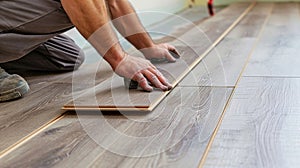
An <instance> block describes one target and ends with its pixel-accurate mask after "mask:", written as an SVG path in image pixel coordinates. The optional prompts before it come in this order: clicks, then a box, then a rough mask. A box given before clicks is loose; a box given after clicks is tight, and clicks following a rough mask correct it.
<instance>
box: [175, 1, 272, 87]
mask: <svg viewBox="0 0 300 168" xmlns="http://www.w3.org/2000/svg"><path fill="white" fill-rule="evenodd" d="M272 6H273V4H271V3H267V4H257V5H256V6H255V8H254V9H253V10H252V11H251V12H249V13H248V14H247V15H246V16H245V18H244V19H243V20H242V21H241V22H240V23H239V24H238V25H237V26H236V27H235V28H234V29H233V30H232V31H231V32H230V33H229V34H228V36H226V37H225V38H224V39H223V40H222V41H221V42H220V43H219V44H218V45H217V46H216V47H215V49H214V50H213V51H211V52H210V53H209V54H208V55H207V56H206V57H205V58H203V60H202V61H201V62H200V63H199V64H198V65H197V66H196V67H195V68H194V69H193V70H192V71H191V72H190V73H189V75H187V76H186V77H185V79H184V80H183V81H182V82H181V83H180V84H179V85H180V86H229V87H233V86H235V83H236V82H237V79H238V77H239V75H240V73H241V71H242V69H243V67H244V65H245V63H246V60H247V57H248V56H249V54H250V52H251V50H252V48H253V47H254V45H255V42H256V40H257V38H258V37H257V36H258V32H259V31H260V30H261V29H262V26H263V24H264V22H265V20H266V18H267V16H268V14H269V12H270V10H271V8H272ZM258 16H259V19H257V18H258ZM254 20H255V22H254V24H253V21H254ZM254 26H255V27H254Z"/></svg>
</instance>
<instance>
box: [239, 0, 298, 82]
mask: <svg viewBox="0 0 300 168" xmlns="http://www.w3.org/2000/svg"><path fill="white" fill-rule="evenodd" d="M299 6H300V4H299V3H276V4H275V5H274V9H273V11H272V15H271V17H270V19H269V21H268V23H267V25H266V27H265V29H264V31H263V35H262V37H261V40H260V41H259V43H258V45H257V47H256V49H255V51H254V53H253V55H252V57H251V60H250V62H249V65H248V66H247V69H246V71H245V73H244V76H275V77H276V76H277V77H300V70H299V65H300V59H299V58H298V55H299V48H300V33H299V30H300V23H299V22H298V20H299V19H300V14H299ZM287 11H288V12H287Z"/></svg>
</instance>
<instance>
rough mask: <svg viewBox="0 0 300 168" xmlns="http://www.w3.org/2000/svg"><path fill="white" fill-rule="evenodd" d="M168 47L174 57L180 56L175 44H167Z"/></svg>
mask: <svg viewBox="0 0 300 168" xmlns="http://www.w3.org/2000/svg"><path fill="white" fill-rule="evenodd" d="M167 48H168V50H169V51H170V53H171V55H172V56H173V57H174V58H180V54H179V52H178V51H177V50H176V48H175V47H174V46H173V45H170V44H167Z"/></svg>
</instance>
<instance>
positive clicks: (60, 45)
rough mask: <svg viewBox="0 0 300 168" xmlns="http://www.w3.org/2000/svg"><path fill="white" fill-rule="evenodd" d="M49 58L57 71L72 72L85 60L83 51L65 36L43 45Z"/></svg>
mask: <svg viewBox="0 0 300 168" xmlns="http://www.w3.org/2000/svg"><path fill="white" fill-rule="evenodd" d="M43 45H44V47H45V48H46V50H47V53H48V54H47V55H48V56H47V57H48V59H49V60H51V61H52V62H53V64H54V65H55V67H52V69H53V70H56V71H72V70H76V69H78V68H79V67H80V65H82V63H83V62H84V60H85V54H84V52H83V50H82V49H81V48H80V47H79V46H78V45H77V44H75V42H74V41H73V40H72V39H70V38H69V37H67V36H65V35H59V36H57V37H55V38H53V39H50V40H49V41H47V42H46V43H44V44H43Z"/></svg>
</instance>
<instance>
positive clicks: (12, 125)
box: [0, 84, 76, 152]
mask: <svg viewBox="0 0 300 168" xmlns="http://www.w3.org/2000/svg"><path fill="white" fill-rule="evenodd" d="M32 88H33V91H32V92H30V93H29V94H28V95H26V96H25V97H24V98H22V99H19V100H16V101H12V102H5V103H1V113H0V123H1V124H0V152H1V151H3V150H5V149H6V148H8V147H10V146H11V145H13V144H14V143H16V142H17V141H19V140H20V139H22V138H23V137H25V136H26V135H28V134H30V133H31V132H32V131H34V130H36V129H38V128H39V127H41V126H43V125H44V124H46V123H47V122H49V121H51V120H53V119H55V118H56V117H58V116H59V115H61V114H62V111H61V110H60V106H62V105H63V104H64V103H65V102H66V99H67V100H68V99H71V98H72V86H71V85H69V84H52V85H50V86H46V87H44V85H41V84H37V85H34V86H32ZM73 94H74V95H75V94H76V93H75V92H74V93H73Z"/></svg>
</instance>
